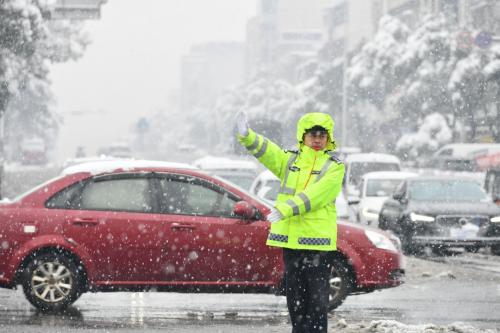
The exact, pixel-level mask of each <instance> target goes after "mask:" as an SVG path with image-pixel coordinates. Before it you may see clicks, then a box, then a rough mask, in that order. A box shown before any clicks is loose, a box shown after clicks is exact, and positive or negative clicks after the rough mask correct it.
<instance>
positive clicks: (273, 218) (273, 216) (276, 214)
mask: <svg viewBox="0 0 500 333" xmlns="http://www.w3.org/2000/svg"><path fill="white" fill-rule="evenodd" d="M282 218H283V215H281V213H280V211H279V210H277V209H276V208H271V212H270V213H269V214H267V216H266V220H268V221H269V222H271V223H274V222H278V221H279V220H281V219H282Z"/></svg>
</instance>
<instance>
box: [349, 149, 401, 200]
mask: <svg viewBox="0 0 500 333" xmlns="http://www.w3.org/2000/svg"><path fill="white" fill-rule="evenodd" d="M344 165H345V176H344V193H345V194H346V196H347V199H348V201H349V202H351V199H352V198H356V199H357V197H359V194H360V193H359V184H360V182H361V177H362V176H363V175H364V174H365V173H368V172H375V171H400V170H401V162H400V161H399V158H397V156H394V155H390V154H379V153H361V154H351V155H349V156H347V157H346V159H345V161H344Z"/></svg>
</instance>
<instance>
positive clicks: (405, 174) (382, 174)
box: [363, 171, 418, 179]
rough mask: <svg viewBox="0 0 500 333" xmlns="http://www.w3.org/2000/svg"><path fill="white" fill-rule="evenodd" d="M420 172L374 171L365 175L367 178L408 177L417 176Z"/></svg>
mask: <svg viewBox="0 0 500 333" xmlns="http://www.w3.org/2000/svg"><path fill="white" fill-rule="evenodd" d="M416 176H418V174H416V173H414V172H405V171H374V172H368V173H365V174H364V175H363V178H365V179H405V178H408V177H416Z"/></svg>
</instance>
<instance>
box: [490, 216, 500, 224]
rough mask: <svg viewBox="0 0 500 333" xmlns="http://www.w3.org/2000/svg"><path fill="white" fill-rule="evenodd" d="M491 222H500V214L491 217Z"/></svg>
mask: <svg viewBox="0 0 500 333" xmlns="http://www.w3.org/2000/svg"><path fill="white" fill-rule="evenodd" d="M490 222H493V223H498V222H500V215H498V216H494V217H492V218H491V219H490Z"/></svg>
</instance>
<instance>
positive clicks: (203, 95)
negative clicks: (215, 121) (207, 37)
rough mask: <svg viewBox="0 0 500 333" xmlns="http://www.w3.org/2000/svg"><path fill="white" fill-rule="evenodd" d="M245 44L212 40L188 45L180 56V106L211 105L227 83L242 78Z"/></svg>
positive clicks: (236, 82)
mask: <svg viewBox="0 0 500 333" xmlns="http://www.w3.org/2000/svg"><path fill="white" fill-rule="evenodd" d="M244 59H245V46H244V44H243V43H239V42H212V43H205V44H198V45H194V46H192V47H191V50H190V51H189V53H188V54H186V55H184V56H183V57H182V60H181V108H182V110H184V111H190V110H192V109H193V108H194V107H205V108H206V107H211V106H212V104H213V103H214V102H215V99H216V98H217V96H218V95H219V94H220V93H221V92H222V91H223V90H224V89H226V88H228V87H230V86H235V85H239V84H241V83H243V82H244Z"/></svg>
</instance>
